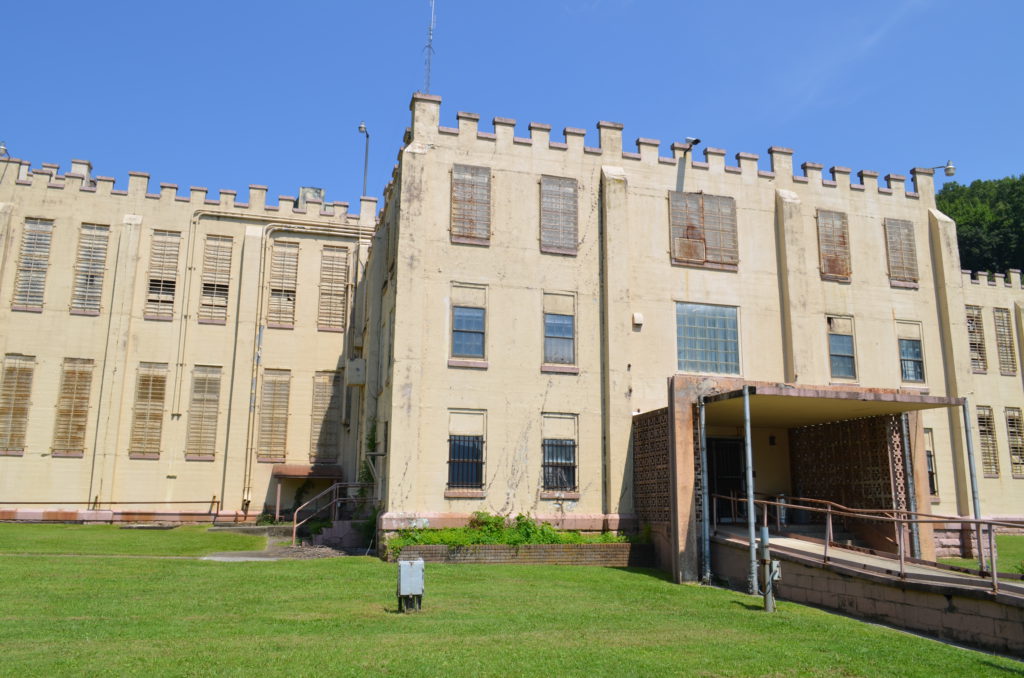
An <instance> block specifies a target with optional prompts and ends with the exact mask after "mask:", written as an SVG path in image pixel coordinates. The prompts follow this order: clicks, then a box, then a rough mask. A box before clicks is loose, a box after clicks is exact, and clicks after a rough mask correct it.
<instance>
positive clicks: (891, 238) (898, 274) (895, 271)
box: [885, 219, 918, 283]
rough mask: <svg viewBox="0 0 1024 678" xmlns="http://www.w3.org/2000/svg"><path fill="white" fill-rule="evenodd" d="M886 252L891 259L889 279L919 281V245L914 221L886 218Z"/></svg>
mask: <svg viewBox="0 0 1024 678" xmlns="http://www.w3.org/2000/svg"><path fill="white" fill-rule="evenodd" d="M885 253H886V257H887V258H888V260H889V280H895V281H899V282H909V283H916V282H917V280H918V276H917V245H916V244H915V241H914V224H913V223H911V222H909V221H906V220H904V219H886V220H885Z"/></svg>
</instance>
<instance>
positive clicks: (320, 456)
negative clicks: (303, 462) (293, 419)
mask: <svg viewBox="0 0 1024 678" xmlns="http://www.w3.org/2000/svg"><path fill="white" fill-rule="evenodd" d="M340 419H341V373H340V372H317V373H316V375H315V376H314V377H313V418H312V424H311V426H310V432H309V458H310V461H314V462H318V461H334V460H336V459H337V458H338V423H339V420H340Z"/></svg>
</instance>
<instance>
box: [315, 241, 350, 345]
mask: <svg viewBox="0 0 1024 678" xmlns="http://www.w3.org/2000/svg"><path fill="white" fill-rule="evenodd" d="M347 299H348V250H347V249H345V248H344V247H330V246H327V247H324V249H323V252H322V253H321V255H320V303H319V305H318V307H317V320H316V324H317V328H318V329H321V330H333V331H337V332H340V331H342V330H344V329H345V318H346V316H347V314H348V303H347Z"/></svg>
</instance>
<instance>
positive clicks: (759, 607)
mask: <svg viewBox="0 0 1024 678" xmlns="http://www.w3.org/2000/svg"><path fill="white" fill-rule="evenodd" d="M732 604H733V605H739V606H740V607H742V608H746V609H748V610H763V609H764V605H755V604H753V603H744V602H741V601H739V600H733V601H732Z"/></svg>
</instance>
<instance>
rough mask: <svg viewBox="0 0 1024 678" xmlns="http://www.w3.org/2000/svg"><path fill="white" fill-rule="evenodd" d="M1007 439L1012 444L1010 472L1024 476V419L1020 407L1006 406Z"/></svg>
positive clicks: (1016, 475) (1020, 476) (1019, 476)
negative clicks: (1023, 419)
mask: <svg viewBox="0 0 1024 678" xmlns="http://www.w3.org/2000/svg"><path fill="white" fill-rule="evenodd" d="M1006 439H1007V441H1008V443H1009V446H1010V473H1011V474H1012V475H1013V477H1014V478H1024V421H1022V420H1021V413H1020V408H1019V407H1007V408H1006Z"/></svg>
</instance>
